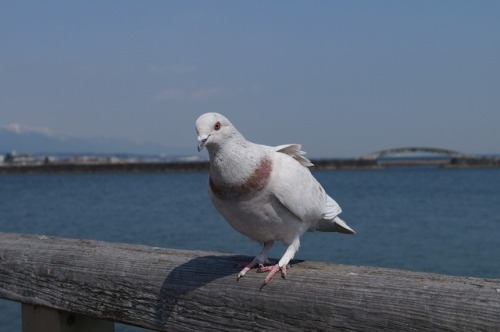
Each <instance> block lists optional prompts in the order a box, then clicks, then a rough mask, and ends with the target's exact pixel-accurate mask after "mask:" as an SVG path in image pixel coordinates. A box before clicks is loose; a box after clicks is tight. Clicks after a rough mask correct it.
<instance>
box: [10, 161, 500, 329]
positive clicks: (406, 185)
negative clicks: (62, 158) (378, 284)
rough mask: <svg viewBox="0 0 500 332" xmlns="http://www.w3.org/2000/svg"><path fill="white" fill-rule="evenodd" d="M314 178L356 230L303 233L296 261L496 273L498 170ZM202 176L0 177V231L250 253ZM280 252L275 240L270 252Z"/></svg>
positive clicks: (16, 321) (13, 323) (15, 307)
mask: <svg viewBox="0 0 500 332" xmlns="http://www.w3.org/2000/svg"><path fill="white" fill-rule="evenodd" d="M314 175H315V176H316V178H317V179H318V180H319V181H320V182H321V183H322V184H323V186H324V187H325V189H326V191H327V192H328V193H329V194H330V195H331V196H332V197H334V198H335V199H336V200H337V201H338V202H339V203H340V205H341V206H342V208H343V210H344V212H343V214H342V217H343V219H344V220H346V221H347V222H348V224H349V225H350V226H351V227H352V228H354V230H356V232H357V234H356V235H355V236H347V235H341V234H332V233H320V232H316V233H308V234H306V235H305V236H304V237H303V238H302V240H301V243H302V246H301V249H300V251H299V252H298V253H297V255H296V258H298V259H307V260H321V261H329V262H336V263H343V264H353V265H370V266H379V267H390V268H399V269H407V270H414V271H427V272H435V273H442V274H451V275H460V276H476V277H485V278H500V259H498V255H499V254H500V169H468V170H444V169H436V168H398V169H387V170H374V171H332V172H327V171H321V172H315V173H314ZM206 183H207V174H206V173H155V174H149V173H138V174H137V173H130V174H54V175H47V174H37V175H8V176H5V175H4V176H0V232H21V233H34V234H44V235H49V236H61V237H70V238H84V239H95V240H104V241H112V242H128V243H140V244H146V245H150V246H159V247H170V248H181V249H200V250H211V251H221V252H228V253H236V254H244V255H256V254H257V253H258V252H259V250H260V247H259V245H257V244H256V243H254V242H252V241H250V240H247V239H246V238H244V237H243V236H242V235H240V234H238V233H236V232H235V231H233V230H232V229H231V228H230V227H229V226H228V225H227V223H226V222H225V221H224V220H223V219H222V218H221V217H220V216H219V215H218V214H217V212H216V211H215V209H214V208H213V207H212V205H211V203H210V202H209V200H208V195H207V192H206ZM221 238H223V239H224V241H221V240H220V239H221ZM283 252H284V247H283V246H282V245H281V244H276V245H275V247H274V249H273V251H272V252H271V257H280V256H281V255H282V254H283ZM235 273H236V271H235ZM0 326H2V329H1V330H2V331H20V329H21V328H20V305H19V304H17V303H13V302H9V301H5V300H0ZM116 331H141V329H138V328H132V327H128V326H124V325H119V324H117V327H116Z"/></svg>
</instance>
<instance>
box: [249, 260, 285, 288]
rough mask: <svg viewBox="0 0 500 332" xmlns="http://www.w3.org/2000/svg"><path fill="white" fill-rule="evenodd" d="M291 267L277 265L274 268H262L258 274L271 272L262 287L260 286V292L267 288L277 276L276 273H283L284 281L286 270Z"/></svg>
mask: <svg viewBox="0 0 500 332" xmlns="http://www.w3.org/2000/svg"><path fill="white" fill-rule="evenodd" d="M289 267H290V265H285V266H282V267H280V266H279V264H276V265H273V266H262V267H260V268H259V270H258V271H257V272H260V273H262V272H269V273H268V274H267V276H266V278H265V279H264V281H263V282H262V285H260V290H262V288H264V286H266V285H267V284H268V283H269V282H270V281H271V280H272V279H273V277H274V276H275V275H276V273H278V271H280V272H281V277H282V278H283V279H286V269H287V268H289Z"/></svg>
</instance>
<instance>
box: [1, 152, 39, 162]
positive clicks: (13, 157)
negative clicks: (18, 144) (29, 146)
mask: <svg viewBox="0 0 500 332" xmlns="http://www.w3.org/2000/svg"><path fill="white" fill-rule="evenodd" d="M3 163H4V164H7V165H32V164H35V163H36V159H35V157H33V156H32V155H30V154H17V153H16V152H15V151H13V152H11V153H7V154H6V155H5V156H4V157H3Z"/></svg>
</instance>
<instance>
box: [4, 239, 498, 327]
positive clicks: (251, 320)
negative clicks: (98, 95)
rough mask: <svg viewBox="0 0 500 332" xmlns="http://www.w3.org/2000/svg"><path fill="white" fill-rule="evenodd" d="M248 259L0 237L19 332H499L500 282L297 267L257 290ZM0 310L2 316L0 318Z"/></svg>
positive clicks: (6, 290)
mask: <svg viewBox="0 0 500 332" xmlns="http://www.w3.org/2000/svg"><path fill="white" fill-rule="evenodd" d="M245 259H247V260H248V259H249V257H242V256H234V255H227V254H220V253H210V252H199V251H182V250H171V249H164V248H152V247H147V246H141V245H130V244H118V243H107V242H99V241H88V240H75V239H64V238H55V237H46V236H37V235H25V234H10V233H0V298H5V299H9V300H14V301H18V302H21V303H22V304H23V305H22V308H23V310H22V319H23V331H25V332H32V331H45V330H49V331H54V332H56V331H74V330H75V327H76V326H77V327H78V329H77V330H78V331H84V330H87V331H112V330H113V322H121V323H125V324H130V325H136V326H140V327H143V328H149V329H152V330H162V331H163V330H165V331H167V330H168V331H196V330H200V331H201V330H212V331H216V330H217V331H235V330H236V331H237V330H240V331H243V330H244V331H249V330H253V331H261V330H280V331H304V330H352V331H376V330H384V331H387V330H393V331H436V330H451V331H481V330H482V331H495V330H496V331H498V330H500V280H499V279H479V278H464V277H451V276H444V275H437V274H429V273H415V272H407V271H401V270H390V269H382V268H371V267H360V266H345V265H336V264H327V263H319V262H304V261H296V262H295V264H293V266H292V268H291V270H290V271H289V273H288V279H286V280H283V279H281V278H276V280H273V281H272V282H271V283H270V284H269V285H268V286H266V287H265V288H264V289H263V290H262V291H259V286H260V283H261V282H262V279H263V276H262V275H261V274H256V273H249V274H247V275H246V276H245V277H244V278H242V279H241V280H240V281H238V282H237V281H236V274H237V272H238V269H237V268H235V264H236V263H237V262H239V261H241V260H245ZM0 314H1V313H0Z"/></svg>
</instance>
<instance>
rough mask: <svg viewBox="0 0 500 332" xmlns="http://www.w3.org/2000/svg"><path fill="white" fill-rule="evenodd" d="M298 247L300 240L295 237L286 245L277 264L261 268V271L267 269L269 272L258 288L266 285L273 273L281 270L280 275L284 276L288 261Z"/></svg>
mask: <svg viewBox="0 0 500 332" xmlns="http://www.w3.org/2000/svg"><path fill="white" fill-rule="evenodd" d="M299 247H300V240H299V238H296V239H295V240H293V241H292V243H291V244H290V245H289V246H288V248H287V249H286V251H285V254H284V255H283V257H281V259H280V261H279V262H278V264H276V265H274V266H270V267H266V268H261V271H266V270H269V273H268V274H267V276H266V278H265V279H264V282H263V283H262V285H261V286H260V289H262V288H264V286H265V285H267V284H268V283H269V282H270V281H271V280H272V279H273V277H274V275H275V274H276V273H277V272H278V271H281V277H282V278H283V279H285V278H286V269H287V266H288V263H290V260H291V259H292V258H293V256H295V253H296V252H297V251H298V250H299Z"/></svg>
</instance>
